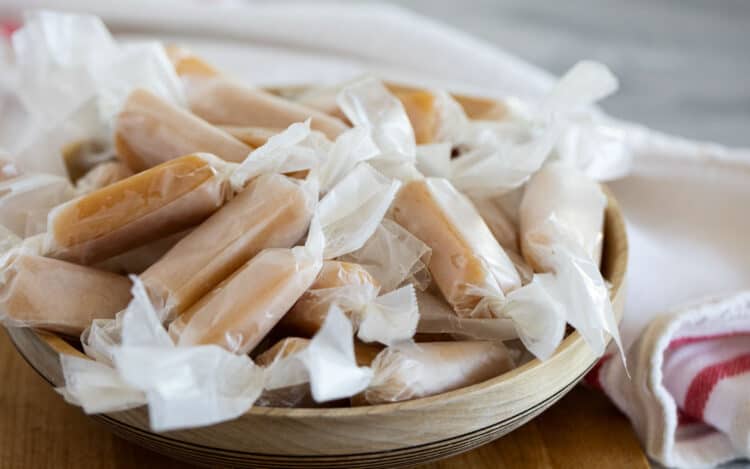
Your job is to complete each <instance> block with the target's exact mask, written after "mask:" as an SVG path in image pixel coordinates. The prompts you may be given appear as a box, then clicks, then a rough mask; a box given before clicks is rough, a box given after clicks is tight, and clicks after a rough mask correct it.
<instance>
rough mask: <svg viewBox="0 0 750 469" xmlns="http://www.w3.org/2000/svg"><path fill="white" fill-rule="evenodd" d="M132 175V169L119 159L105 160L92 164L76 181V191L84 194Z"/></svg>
mask: <svg viewBox="0 0 750 469" xmlns="http://www.w3.org/2000/svg"><path fill="white" fill-rule="evenodd" d="M132 175H133V171H131V170H130V168H128V167H127V165H125V164H124V163H122V162H120V161H107V162H105V163H100V164H98V165H96V166H94V167H93V168H92V169H91V170H90V171H89V172H88V173H86V174H85V175H84V176H83V177H81V178H80V179H79V180H78V181H76V192H77V193H79V194H86V193H89V192H92V191H95V190H98V189H101V188H102V187H107V186H109V185H110V184H114V183H116V182H117V181H122V180H123V179H125V178H128V177H130V176H132Z"/></svg>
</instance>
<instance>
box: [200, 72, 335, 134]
mask: <svg viewBox="0 0 750 469" xmlns="http://www.w3.org/2000/svg"><path fill="white" fill-rule="evenodd" d="M186 88H187V95H188V103H189V104H190V110H191V111H193V112H194V113H195V114H196V115H198V116H199V117H201V118H203V119H205V120H206V121H208V122H210V123H212V124H214V125H224V126H242V127H269V128H282V129H285V128H287V127H289V126H290V125H291V124H294V123H295V122H304V121H306V120H307V119H308V118H312V122H311V124H310V125H311V127H312V129H314V130H318V131H320V132H323V133H324V134H325V135H326V136H327V137H328V138H331V139H334V138H336V137H337V136H338V135H339V134H340V133H342V132H343V131H345V130H346V129H347V128H348V126H347V125H346V124H345V123H344V122H342V121H341V120H339V119H337V118H335V117H332V116H329V115H327V114H325V113H323V112H320V111H318V110H315V109H312V108H308V107H306V106H303V105H301V104H298V103H294V102H292V101H289V100H286V99H284V98H280V97H278V96H274V95H272V94H270V93H268V92H266V91H263V90H260V89H257V88H253V87H250V86H246V85H244V84H242V83H239V82H236V81H233V80H232V79H230V78H227V77H223V76H221V77H214V78H210V79H198V78H193V79H188V80H187V86H186Z"/></svg>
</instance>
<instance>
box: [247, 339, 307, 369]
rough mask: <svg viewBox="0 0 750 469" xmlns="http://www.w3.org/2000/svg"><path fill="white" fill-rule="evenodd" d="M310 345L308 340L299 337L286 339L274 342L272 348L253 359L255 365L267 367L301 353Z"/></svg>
mask: <svg viewBox="0 0 750 469" xmlns="http://www.w3.org/2000/svg"><path fill="white" fill-rule="evenodd" d="M308 345H310V339H303V338H301V337H287V338H285V339H281V340H280V341H278V342H276V343H275V344H274V345H273V347H271V348H270V349H268V350H266V351H265V352H263V353H261V354H260V355H258V356H257V357H256V358H255V364H256V365H260V366H268V365H270V364H271V363H273V362H274V361H276V360H277V359H282V358H286V357H288V356H289V355H293V354H295V353H297V352H301V351H302V350H304V349H306V348H307V346H308Z"/></svg>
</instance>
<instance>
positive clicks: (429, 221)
mask: <svg viewBox="0 0 750 469" xmlns="http://www.w3.org/2000/svg"><path fill="white" fill-rule="evenodd" d="M393 218H394V220H395V221H396V222H397V223H399V224H400V225H401V226H403V227H404V228H406V229H407V230H408V231H409V232H411V233H412V234H413V235H414V236H416V237H417V238H419V239H420V240H422V241H423V242H424V243H425V244H427V245H428V246H429V247H430V248H432V257H431V259H430V263H429V270H430V273H431V274H432V278H433V279H434V281H435V283H436V284H437V286H438V287H439V288H440V291H441V292H442V293H443V296H444V297H445V299H446V300H447V301H448V302H449V303H450V304H451V306H453V308H454V309H455V310H456V313H457V314H459V315H460V316H469V315H472V314H476V312H475V311H474V309H475V307H476V306H477V305H478V304H479V302H480V300H482V298H484V297H486V296H498V297H502V296H503V293H505V292H509V291H511V290H513V289H515V288H518V287H520V286H521V279H520V277H519V275H518V272H517V271H516V269H515V267H514V266H513V263H512V262H511V260H510V259H509V258H508V256H507V254H506V253H505V251H503V249H502V247H501V246H500V244H499V243H498V242H497V240H496V239H495V238H494V237H493V236H492V233H491V232H490V229H489V228H488V227H487V225H486V224H485V222H484V220H482V217H481V216H480V215H479V213H478V212H477V211H476V209H475V208H474V206H473V205H472V204H471V202H470V201H469V200H468V199H467V198H466V196H464V195H463V194H461V193H459V192H458V191H457V190H456V189H455V188H454V187H453V186H452V185H451V184H450V182H448V181H447V180H445V179H438V178H428V179H424V180H415V181H411V182H409V183H408V184H406V185H404V186H403V187H402V188H401V191H400V192H399V194H398V195H397V196H396V200H395V201H394V203H393ZM480 315H482V316H487V314H486V312H481V314H480Z"/></svg>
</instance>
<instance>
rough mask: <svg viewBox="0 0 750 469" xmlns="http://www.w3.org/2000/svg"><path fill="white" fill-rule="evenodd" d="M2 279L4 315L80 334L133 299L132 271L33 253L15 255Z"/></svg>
mask: <svg viewBox="0 0 750 469" xmlns="http://www.w3.org/2000/svg"><path fill="white" fill-rule="evenodd" d="M5 276H6V277H5V279H4V282H3V283H2V285H0V316H3V315H7V317H8V318H9V319H10V320H11V321H12V322H13V323H16V324H18V325H26V326H32V327H39V328H42V329H47V330H51V331H56V332H60V333H63V334H68V335H73V336H78V335H80V334H81V332H83V330H84V329H85V328H86V327H88V326H89V325H90V324H91V321H93V320H94V319H108V318H113V317H114V316H115V314H116V313H117V312H118V311H120V310H122V309H123V308H125V307H126V306H127V305H128V302H129V301H130V286H131V285H130V280H128V279H127V277H123V276H120V275H116V274H112V273H109V272H104V271H101V270H97V269H93V268H91V267H84V266H80V265H76V264H71V263H69V262H64V261H59V260H56V259H49V258H46V257H41V256H33V255H29V254H19V255H18V256H15V257H13V258H12V259H11V261H10V263H9V266H8V267H7V269H6V270H5Z"/></svg>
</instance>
